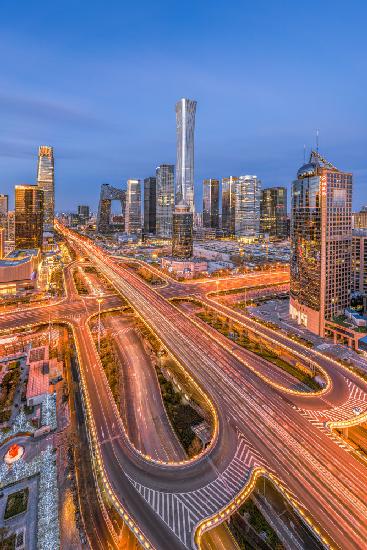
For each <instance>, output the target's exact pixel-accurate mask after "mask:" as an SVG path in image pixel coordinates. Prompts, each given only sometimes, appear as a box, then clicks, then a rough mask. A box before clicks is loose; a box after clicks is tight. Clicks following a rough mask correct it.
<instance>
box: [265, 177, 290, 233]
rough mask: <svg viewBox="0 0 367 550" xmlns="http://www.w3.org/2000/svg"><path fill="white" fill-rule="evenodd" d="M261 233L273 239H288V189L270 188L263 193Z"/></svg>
mask: <svg viewBox="0 0 367 550" xmlns="http://www.w3.org/2000/svg"><path fill="white" fill-rule="evenodd" d="M260 233H261V234H263V235H269V237H271V238H276V239H286V238H287V233H288V232H287V189H286V188H285V187H268V188H266V189H263V190H262V191H261V200H260Z"/></svg>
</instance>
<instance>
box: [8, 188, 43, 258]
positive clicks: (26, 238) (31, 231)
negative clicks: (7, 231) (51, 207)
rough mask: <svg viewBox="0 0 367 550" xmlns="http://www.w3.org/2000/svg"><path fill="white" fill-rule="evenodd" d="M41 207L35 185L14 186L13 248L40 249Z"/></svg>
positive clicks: (40, 194) (38, 191) (40, 192)
mask: <svg viewBox="0 0 367 550" xmlns="http://www.w3.org/2000/svg"><path fill="white" fill-rule="evenodd" d="M43 205H44V192H43V190H42V189H40V188H39V187H38V186H37V185H16V186H15V248H42V238H43V212H44V210H43Z"/></svg>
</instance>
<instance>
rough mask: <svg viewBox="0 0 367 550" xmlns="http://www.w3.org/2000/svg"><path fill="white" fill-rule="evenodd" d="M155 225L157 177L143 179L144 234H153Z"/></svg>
mask: <svg viewBox="0 0 367 550" xmlns="http://www.w3.org/2000/svg"><path fill="white" fill-rule="evenodd" d="M156 225H157V178H153V177H150V178H145V180H144V234H145V235H148V234H149V233H150V234H155V232H156Z"/></svg>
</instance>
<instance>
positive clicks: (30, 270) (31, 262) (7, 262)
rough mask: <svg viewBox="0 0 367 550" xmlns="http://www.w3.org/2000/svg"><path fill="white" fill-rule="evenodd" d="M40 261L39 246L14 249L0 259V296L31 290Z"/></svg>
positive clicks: (34, 285)
mask: <svg viewBox="0 0 367 550" xmlns="http://www.w3.org/2000/svg"><path fill="white" fill-rule="evenodd" d="M40 262H41V253H40V249H39V248H36V249H35V250H33V249H26V250H14V251H13V252H11V253H10V254H8V255H7V256H6V257H5V258H4V259H2V260H0V296H10V295H14V294H29V293H31V292H33V291H34V290H35V289H36V288H37V273H38V268H39V265H40Z"/></svg>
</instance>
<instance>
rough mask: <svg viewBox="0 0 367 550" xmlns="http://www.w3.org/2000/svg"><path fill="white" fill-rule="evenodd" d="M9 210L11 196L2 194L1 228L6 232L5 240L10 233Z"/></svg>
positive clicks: (0, 199)
mask: <svg viewBox="0 0 367 550" xmlns="http://www.w3.org/2000/svg"><path fill="white" fill-rule="evenodd" d="M8 209H9V196H8V195H3V194H0V228H1V227H2V228H3V229H4V230H5V238H6V236H7V232H8ZM3 236H4V235H3Z"/></svg>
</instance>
